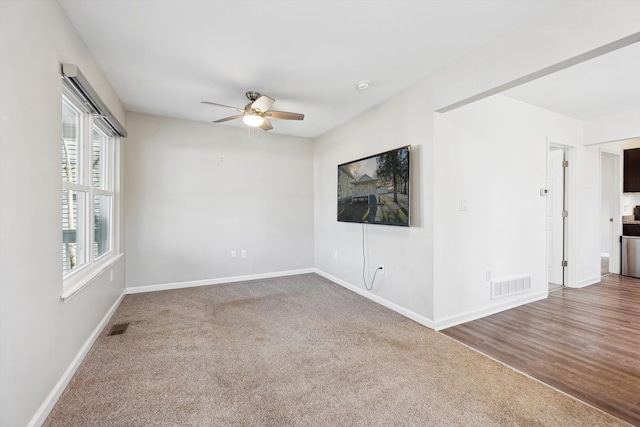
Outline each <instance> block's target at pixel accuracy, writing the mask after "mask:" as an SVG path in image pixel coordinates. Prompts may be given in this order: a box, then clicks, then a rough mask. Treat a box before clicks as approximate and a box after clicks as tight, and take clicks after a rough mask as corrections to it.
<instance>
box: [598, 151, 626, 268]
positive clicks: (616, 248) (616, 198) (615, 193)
mask: <svg viewBox="0 0 640 427" xmlns="http://www.w3.org/2000/svg"><path fill="white" fill-rule="evenodd" d="M603 156H611V157H613V172H612V174H613V183H612V187H613V188H611V193H612V199H613V200H612V201H611V216H612V217H613V221H612V226H611V236H610V239H611V242H610V243H611V253H610V254H609V273H612V274H620V256H621V254H620V242H619V238H618V236H621V235H622V209H621V203H622V198H621V195H622V173H621V170H622V168H621V162H622V156H621V153H620V150H612V149H607V148H605V147H600V152H599V157H598V160H599V161H598V175H599V177H600V180H599V190H600V194H602V158H603ZM600 217H602V203H600ZM600 247H602V242H600Z"/></svg>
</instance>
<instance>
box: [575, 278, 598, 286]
mask: <svg viewBox="0 0 640 427" xmlns="http://www.w3.org/2000/svg"><path fill="white" fill-rule="evenodd" d="M601 280H602V276H593V277H590V278H588V279H584V280H581V281H579V282H578V283H577V284H576V286H573V287H574V288H585V287H587V286H589V285H595V284H596V283H600V281H601Z"/></svg>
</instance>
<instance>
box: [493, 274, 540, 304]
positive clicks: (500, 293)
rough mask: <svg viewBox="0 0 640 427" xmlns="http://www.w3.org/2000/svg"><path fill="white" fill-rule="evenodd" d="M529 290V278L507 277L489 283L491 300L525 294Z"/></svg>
mask: <svg viewBox="0 0 640 427" xmlns="http://www.w3.org/2000/svg"><path fill="white" fill-rule="evenodd" d="M530 289H531V276H530V275H525V276H517V277H509V278H506V279H500V280H496V281H493V280H492V281H491V299H494V298H502V297H506V296H508V295H513V294H517V293H520V292H526V291H528V290H530Z"/></svg>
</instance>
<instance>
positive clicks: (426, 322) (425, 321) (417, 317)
mask: <svg viewBox="0 0 640 427" xmlns="http://www.w3.org/2000/svg"><path fill="white" fill-rule="evenodd" d="M313 270H314V272H315V273H317V274H319V275H320V276H322V277H324V278H325V279H328V280H331V281H332V282H334V283H336V284H338V285H340V286H342V287H344V288H347V289H349V290H350V291H353V292H355V293H357V294H358V295H360V296H363V297H365V298H367V299H370V300H371V301H373V302H376V303H378V304H380V305H382V306H385V307H387V308H389V309H391V310H393V311H395V312H396V313H399V314H401V315H403V316H405V317H408V318H409V319H411V320H413V321H415V322H417V323H419V324H421V325H423V326H426V327H427V328H431V329H434V327H433V326H434V322H433V320H431V319H429V318H428V317H425V316H423V315H421V314H418V313H416V312H414V311H411V310H408V309H406V308H404V307H401V306H399V305H397V304H395V303H393V302H391V301H389V300H386V299H384V298H382V297H379V296H378V295H373V294H371V293H369V292H366V291H365V290H364V289H362V288H359V287H357V286H355V285H352V284H351V283H349V282H345V281H344V280H342V279H338V278H337V277H334V276H332V275H330V274H328V273H325V272H324V271H322V270H319V269H317V268H314V269H313Z"/></svg>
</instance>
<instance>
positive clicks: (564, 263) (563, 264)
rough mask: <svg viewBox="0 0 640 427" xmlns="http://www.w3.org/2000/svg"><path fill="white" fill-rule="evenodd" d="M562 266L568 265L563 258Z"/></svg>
mask: <svg viewBox="0 0 640 427" xmlns="http://www.w3.org/2000/svg"><path fill="white" fill-rule="evenodd" d="M562 266H563V267H567V266H569V263H568V262H567V260H566V259H563V260H562Z"/></svg>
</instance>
